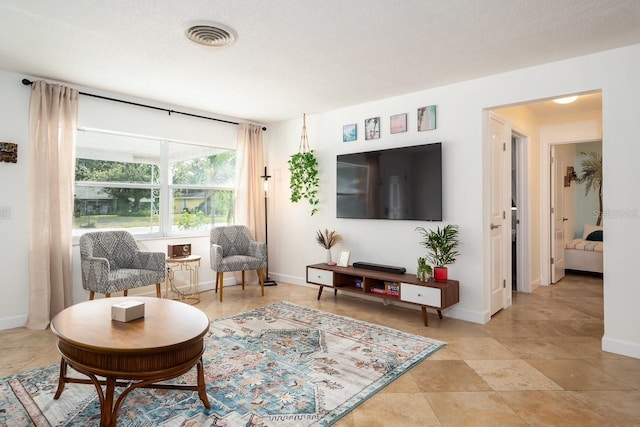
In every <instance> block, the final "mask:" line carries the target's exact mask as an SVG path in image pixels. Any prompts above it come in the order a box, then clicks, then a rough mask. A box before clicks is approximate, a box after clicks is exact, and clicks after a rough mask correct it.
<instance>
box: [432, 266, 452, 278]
mask: <svg viewBox="0 0 640 427" xmlns="http://www.w3.org/2000/svg"><path fill="white" fill-rule="evenodd" d="M433 278H434V279H435V281H436V282H446V281H447V280H448V278H449V270H448V269H447V267H434V268H433Z"/></svg>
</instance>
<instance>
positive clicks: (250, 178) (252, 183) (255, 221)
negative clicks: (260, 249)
mask: <svg viewBox="0 0 640 427" xmlns="http://www.w3.org/2000/svg"><path fill="white" fill-rule="evenodd" d="M262 175H264V157H263V152H262V128H261V127H260V126H258V125H253V124H248V123H240V126H239V129H238V145H237V151H236V204H235V223H236V224H244V225H246V226H247V227H249V230H251V232H252V233H253V235H254V237H255V239H256V240H257V241H259V242H264V241H265V224H264V212H265V211H264V186H263V180H262V179H261V178H260V176H262Z"/></svg>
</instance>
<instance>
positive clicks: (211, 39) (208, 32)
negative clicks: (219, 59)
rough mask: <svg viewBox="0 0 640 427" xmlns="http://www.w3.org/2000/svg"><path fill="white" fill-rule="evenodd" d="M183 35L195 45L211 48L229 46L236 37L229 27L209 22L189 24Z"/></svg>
mask: <svg viewBox="0 0 640 427" xmlns="http://www.w3.org/2000/svg"><path fill="white" fill-rule="evenodd" d="M185 35H186V36H187V38H188V39H189V40H190V41H192V42H193V43H195V44H197V45H200V46H205V47H213V48H223V47H228V46H231V45H232V44H233V43H234V42H235V41H236V40H237V39H238V34H237V33H236V32H235V31H234V30H232V29H231V28H229V27H227V26H225V25H222V24H215V23H211V22H198V23H191V24H189V25H188V27H187V30H186V31H185Z"/></svg>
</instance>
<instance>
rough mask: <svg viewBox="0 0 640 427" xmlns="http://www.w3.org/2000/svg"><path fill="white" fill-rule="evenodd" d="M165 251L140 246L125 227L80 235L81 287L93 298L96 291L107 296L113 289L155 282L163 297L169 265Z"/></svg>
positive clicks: (158, 295) (117, 289)
mask: <svg viewBox="0 0 640 427" xmlns="http://www.w3.org/2000/svg"><path fill="white" fill-rule="evenodd" d="M165 260H166V254H165V253H164V252H145V251H141V250H139V249H138V245H137V244H136V240H135V239H134V238H133V236H132V235H131V233H129V232H128V231H124V230H115V231H95V232H91V233H85V234H83V235H82V236H80V261H81V263H82V264H81V270H82V287H83V288H84V289H87V290H88V291H89V299H90V300H92V299H93V297H94V294H95V293H96V292H98V293H101V294H105V295H106V297H107V298H108V297H109V296H110V295H111V293H112V292H118V291H124V296H127V291H128V290H129V289H132V288H137V287H140V286H147V285H153V284H154V283H155V285H156V296H157V297H158V298H160V297H161V294H160V283H161V282H164V279H165V274H166V267H165Z"/></svg>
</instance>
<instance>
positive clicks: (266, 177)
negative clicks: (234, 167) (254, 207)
mask: <svg viewBox="0 0 640 427" xmlns="http://www.w3.org/2000/svg"><path fill="white" fill-rule="evenodd" d="M260 178H262V179H264V243H265V244H266V245H267V273H266V275H265V278H264V285H265V286H277V285H278V284H277V283H276V282H275V280H271V279H270V278H269V227H268V224H269V223H268V221H267V216H268V215H267V194H268V192H269V178H271V175H267V167H266V166H265V167H264V175H262V176H261V177H260Z"/></svg>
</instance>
